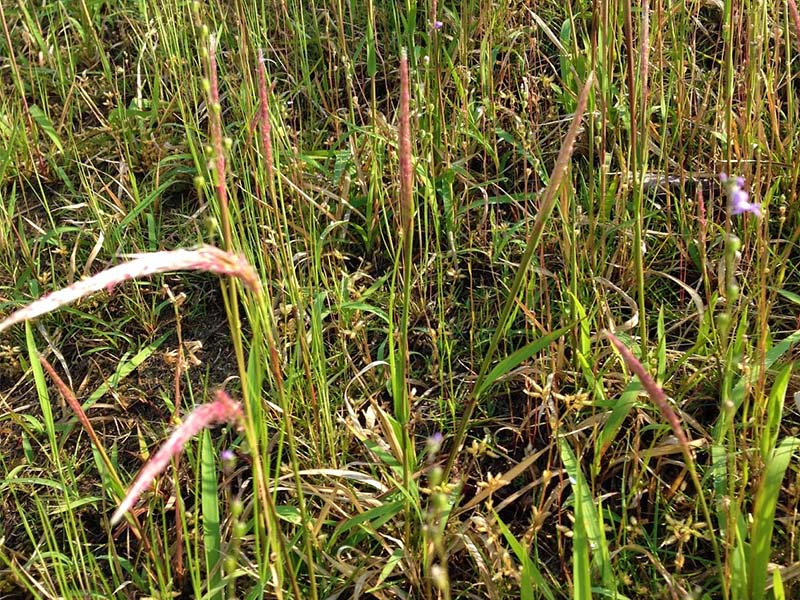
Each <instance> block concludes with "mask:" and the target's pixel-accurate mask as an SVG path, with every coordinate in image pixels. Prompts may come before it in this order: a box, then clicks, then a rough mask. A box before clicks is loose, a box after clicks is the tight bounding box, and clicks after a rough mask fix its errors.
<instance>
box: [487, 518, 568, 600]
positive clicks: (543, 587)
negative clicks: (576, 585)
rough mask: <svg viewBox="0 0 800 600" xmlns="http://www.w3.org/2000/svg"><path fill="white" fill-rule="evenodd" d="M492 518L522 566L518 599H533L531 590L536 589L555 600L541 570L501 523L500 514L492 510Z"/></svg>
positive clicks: (548, 598)
mask: <svg viewBox="0 0 800 600" xmlns="http://www.w3.org/2000/svg"><path fill="white" fill-rule="evenodd" d="M494 518H495V521H496V522H497V525H498V527H500V531H502V532H503V537H505V538H506V542H508V545H509V546H511V549H512V550H513V551H514V554H515V555H516V557H517V560H518V561H519V562H520V565H521V566H522V569H521V571H520V588H519V594H520V599H521V600H533V598H534V595H533V592H534V590H536V591H539V592H540V593H541V595H543V596H544V597H545V598H547V600H555V595H554V594H553V590H552V589H551V588H550V586H549V585H548V583H547V581H545V579H544V576H543V575H542V572H541V571H540V570H539V568H538V567H537V566H536V564H535V563H534V562H533V561H532V560H531V557H530V555H529V554H528V551H527V550H526V549H525V547H524V546H523V545H522V544H521V543H520V541H519V540H518V539H517V538H516V537H514V534H513V533H511V530H510V529H509V528H508V526H507V525H506V524H505V523H503V521H502V520H501V519H500V515H498V514H497V512H494Z"/></svg>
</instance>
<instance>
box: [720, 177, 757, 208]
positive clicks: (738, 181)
mask: <svg viewBox="0 0 800 600" xmlns="http://www.w3.org/2000/svg"><path fill="white" fill-rule="evenodd" d="M719 180H720V181H721V182H722V187H723V188H725V191H726V192H727V194H728V201H729V203H730V207H731V214H732V215H741V214H743V213H746V212H749V213H752V214H754V215H755V216H756V217H760V216H761V206H760V205H759V204H758V203H757V202H750V194H748V193H747V192H746V191H744V190H743V189H742V188H743V187H744V178H743V177H736V178H735V179H734V178H732V177H728V176H727V175H726V174H725V173H720V174H719Z"/></svg>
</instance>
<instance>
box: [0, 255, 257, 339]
mask: <svg viewBox="0 0 800 600" xmlns="http://www.w3.org/2000/svg"><path fill="white" fill-rule="evenodd" d="M131 259H132V260H129V261H128V262H124V263H122V264H120V265H117V266H115V267H111V268H110V269H106V270H105V271H101V272H100V273H98V274H96V275H94V276H92V277H89V278H88V279H83V280H81V281H78V282H76V283H73V284H72V285H70V286H67V287H65V288H63V289H60V290H57V291H55V292H52V293H50V294H47V295H45V296H43V297H41V298H39V299H38V300H36V301H34V302H33V303H31V304H29V305H28V306H26V307H24V308H21V309H19V310H18V311H16V312H15V313H12V314H11V315H9V316H8V317H6V319H4V320H3V321H0V333H2V332H3V331H4V330H6V329H8V328H9V327H11V326H12V325H15V324H17V323H21V322H23V321H27V320H29V319H34V318H36V317H39V316H41V315H44V314H46V313H49V312H51V311H53V310H55V309H57V308H60V307H62V306H66V305H67V304H72V303H73V302H75V301H76V300H79V299H81V298H83V297H85V296H88V295H90V294H93V293H94V292H99V291H100V290H103V289H107V290H111V289H113V287H114V286H115V285H117V284H119V283H122V282H123V281H128V280H129V279H137V278H139V277H146V276H148V275H153V274H156V273H166V272H169V271H208V272H211V273H217V274H219V275H230V276H232V277H238V278H239V279H240V280H241V281H242V283H243V284H244V285H245V286H247V287H248V288H249V289H251V290H252V291H253V292H255V293H256V294H260V293H261V282H260V281H259V279H258V275H257V274H256V272H255V270H254V269H253V267H252V266H251V265H250V264H249V263H248V262H247V261H246V260H245V259H244V258H242V257H241V256H237V255H235V254H231V253H229V252H225V251H223V250H220V249H219V248H215V247H214V246H207V245H206V246H201V247H200V248H198V249H196V250H163V251H161V252H149V253H146V254H134V255H132V256H131Z"/></svg>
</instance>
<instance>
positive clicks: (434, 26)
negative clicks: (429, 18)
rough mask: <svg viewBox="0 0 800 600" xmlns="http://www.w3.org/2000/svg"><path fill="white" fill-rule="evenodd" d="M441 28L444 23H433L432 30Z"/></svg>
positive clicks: (437, 21)
mask: <svg viewBox="0 0 800 600" xmlns="http://www.w3.org/2000/svg"><path fill="white" fill-rule="evenodd" d="M442 27H444V23H442V22H441V21H439V20H438V19H437V20H436V21H434V22H433V28H434V29H441V28H442Z"/></svg>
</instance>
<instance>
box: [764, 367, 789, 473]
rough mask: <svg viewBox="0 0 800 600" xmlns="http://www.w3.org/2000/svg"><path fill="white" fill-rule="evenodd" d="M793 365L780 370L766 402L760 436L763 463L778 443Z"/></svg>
mask: <svg viewBox="0 0 800 600" xmlns="http://www.w3.org/2000/svg"><path fill="white" fill-rule="evenodd" d="M793 367H794V364H793V363H789V364H787V365H786V366H784V367H783V369H781V370H780V373H778V376H777V377H776V378H775V381H774V383H773V384H772V389H771V390H770V392H769V399H768V400H767V421H766V423H765V425H764V431H763V433H762V434H761V456H762V457H763V459H764V461H766V460H767V458H768V457H769V456H771V455H772V451H773V450H774V449H775V444H776V443H777V442H778V430H779V429H780V426H781V419H782V418H783V403H784V401H785V399H786V390H787V388H788V387H789V379H790V377H791V375H792V368H793Z"/></svg>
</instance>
